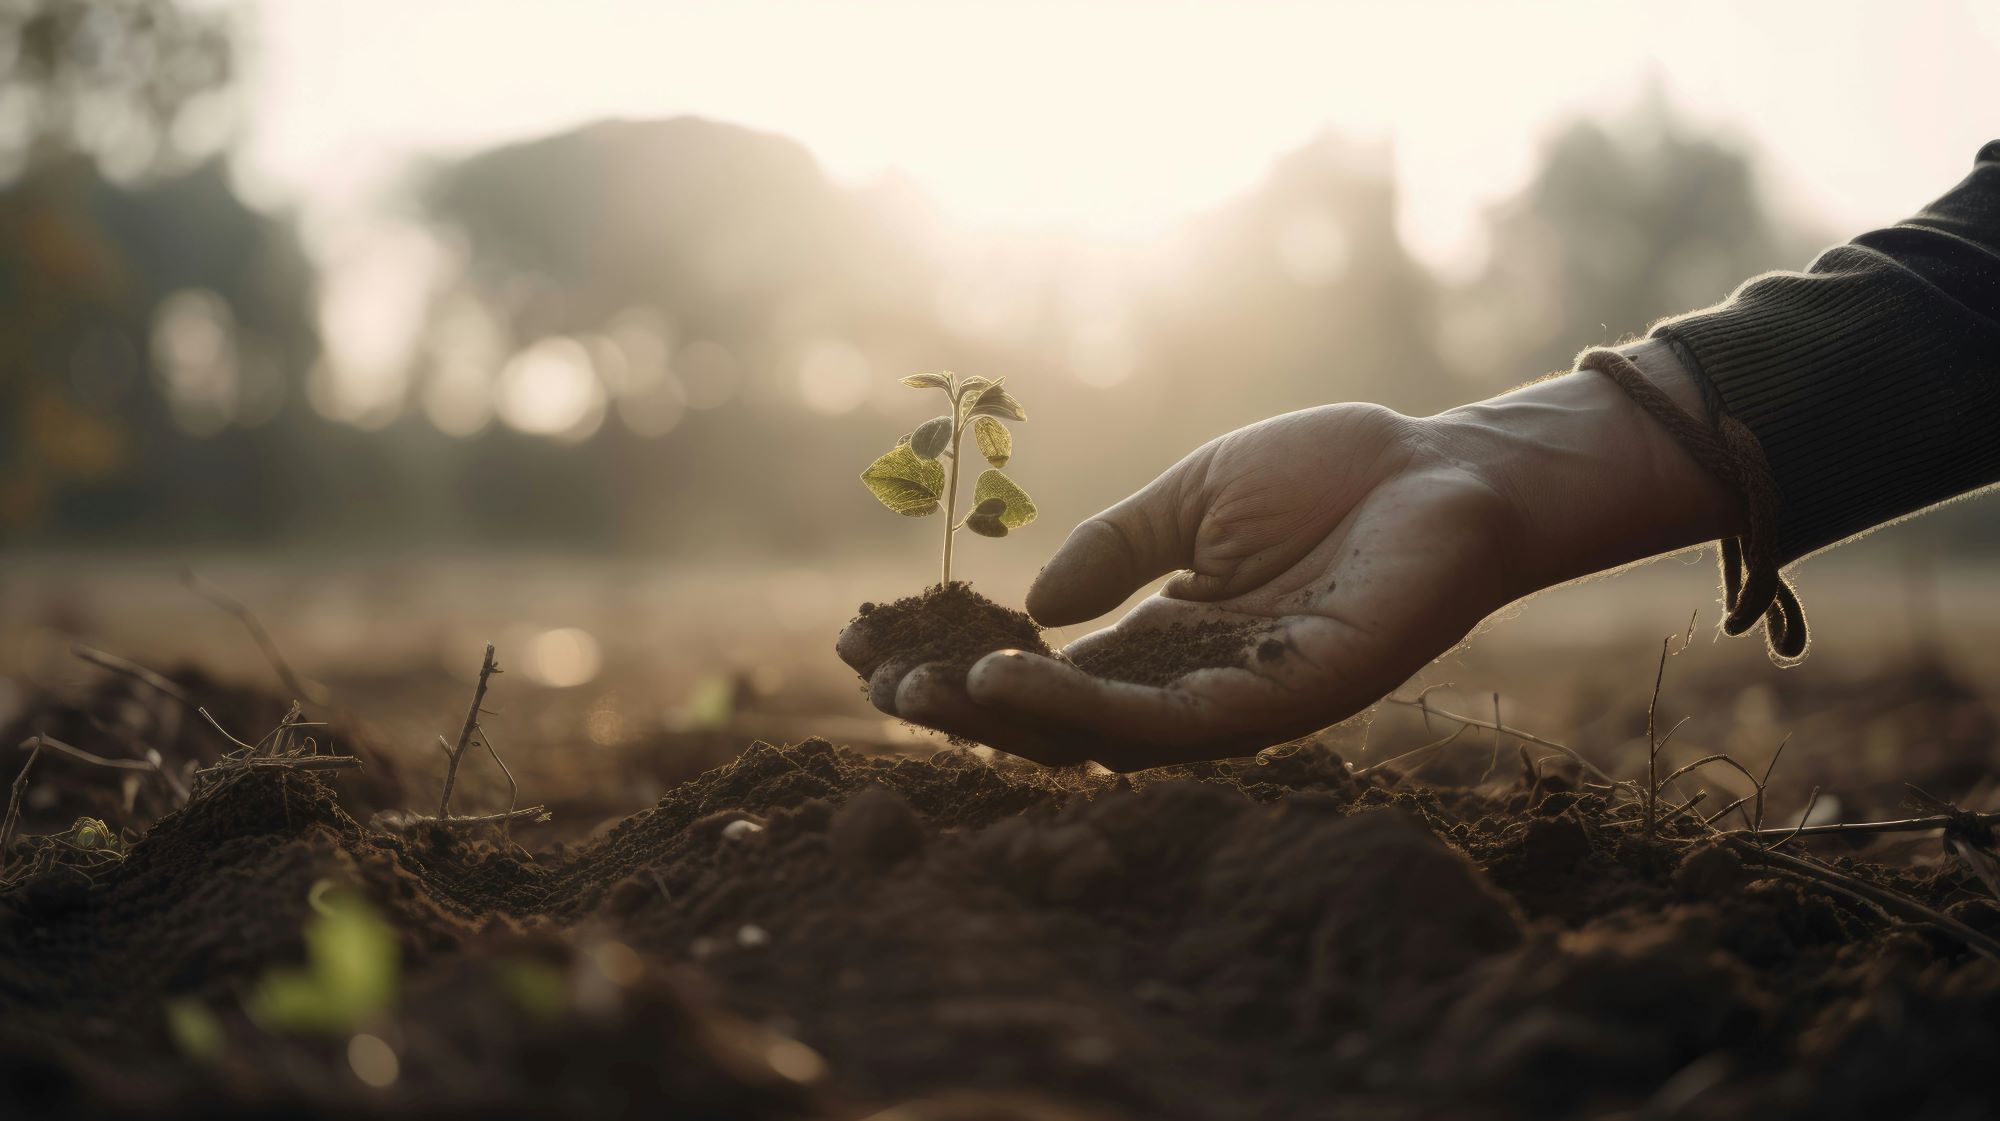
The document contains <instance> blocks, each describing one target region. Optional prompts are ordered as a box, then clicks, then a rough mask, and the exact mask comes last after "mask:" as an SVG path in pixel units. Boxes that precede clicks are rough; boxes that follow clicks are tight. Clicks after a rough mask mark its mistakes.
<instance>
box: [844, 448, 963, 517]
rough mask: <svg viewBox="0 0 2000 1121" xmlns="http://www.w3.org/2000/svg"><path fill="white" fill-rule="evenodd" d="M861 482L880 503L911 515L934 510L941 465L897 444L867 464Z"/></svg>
mask: <svg viewBox="0 0 2000 1121" xmlns="http://www.w3.org/2000/svg"><path fill="white" fill-rule="evenodd" d="M861 481H862V483H863V484H865V485H866V486H867V487H868V492H869V493H870V494H873V495H874V496H875V497H876V499H877V500H878V501H880V502H881V503H882V505H884V506H887V507H888V508H889V509H891V510H894V511H895V512H897V513H898V514H903V515H905V516H908V517H912V518H921V517H923V516H924V515H926V514H932V513H936V512H937V508H938V499H939V498H940V497H941V496H942V495H943V494H944V468H942V467H940V466H938V464H937V461H936V460H934V459H924V458H923V457H921V456H919V455H918V454H917V453H916V452H914V451H912V450H911V449H910V445H908V444H898V445H896V446H895V447H894V448H891V449H890V450H889V452H888V453H887V454H886V455H884V456H882V458H880V459H878V460H876V461H875V462H873V463H871V464H869V465H868V470H866V471H863V472H862V473H861Z"/></svg>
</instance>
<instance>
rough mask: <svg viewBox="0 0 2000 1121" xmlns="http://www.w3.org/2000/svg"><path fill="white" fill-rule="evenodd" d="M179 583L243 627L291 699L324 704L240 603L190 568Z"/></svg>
mask: <svg viewBox="0 0 2000 1121" xmlns="http://www.w3.org/2000/svg"><path fill="white" fill-rule="evenodd" d="M181 583H183V584H185V585H187V587H188V589H189V590H190V591H192V592H194V594H196V595H198V596H200V597H201V598H203V599H205V600H207V601H208V602H210V603H212V604H214V605H215V606H217V607H219V608H221V609H222V610H223V611H225V612H227V613H229V614H230V615H233V616H235V617H236V621H237V622H239V623H242V624H243V629H244V630H247V631H249V632H250V637H251V639H252V640H253V641H255V642H256V643H257V648H258V649H259V650H262V651H263V652H264V660H265V661H267V662H269V663H270V664H271V669H272V671H273V672H275V673H276V674H277V675H278V679H279V681H281V682H282V683H283V684H284V686H285V688H287V689H289V690H291V692H292V696H294V697H304V698H305V699H306V700H309V701H311V702H312V703H314V704H325V703H326V691H325V690H324V689H321V688H320V687H319V686H317V685H315V684H313V683H311V682H309V681H306V680H305V679H304V678H301V677H300V676H299V675H298V674H297V673H294V672H293V671H292V664H291V663H290V662H287V661H286V660H285V656H284V655H283V654H281V653H279V651H278V644H277V643H276V642H275V641H273V640H272V638H271V632H270V631H267V630H265V629H264V624H263V623H260V622H258V621H257V616H256V615H255V614H254V613H253V612H252V611H251V610H250V609H249V608H248V607H245V606H244V605H243V602H242V601H241V600H238V599H237V598H236V597H234V596H232V595H230V594H229V593H228V592H225V591H223V590H222V589H220V588H218V587H215V586H214V585H212V584H210V583H208V582H207V581H206V580H203V579H202V578H201V577H199V576H196V575H195V574H194V570H193V569H191V568H183V569H181Z"/></svg>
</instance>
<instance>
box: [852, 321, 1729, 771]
mask: <svg viewBox="0 0 2000 1121" xmlns="http://www.w3.org/2000/svg"><path fill="white" fill-rule="evenodd" d="M1631 352H1632V353H1633V354H1634V357H1635V359H1636V360H1638V361H1640V363H1641V365H1642V367H1645V368H1647V370H1648V372H1649V374H1652V375H1656V380H1659V381H1660V383H1661V384H1663V385H1665V386H1666V387H1667V388H1669V391H1670V392H1671V393H1673V394H1674V395H1675V396H1677V397H1678V398H1680V399H1681V400H1683V401H1690V400H1691V383H1687V384H1681V383H1678V382H1675V381H1674V380H1673V379H1675V378H1680V379H1685V375H1684V374H1682V373H1681V372H1680V371H1679V370H1678V368H1677V367H1674V366H1673V365H1672V360H1671V358H1670V356H1667V355H1666V354H1665V352H1664V348H1657V347H1654V346H1653V345H1652V344H1640V345H1639V346H1638V347H1635V348H1633V350H1632V351H1631ZM1740 517H1741V514H1740V510H1739V508H1738V504H1737V500H1736V499H1735V497H1734V496H1733V495H1732V494H1731V493H1730V492H1729V491H1728V490H1727V488H1726V487H1724V486H1723V485H1722V484H1721V483H1720V482H1719V481H1717V480H1715V479H1714V478H1712V477H1711V476H1709V475H1708V474H1707V473H1706V472H1704V471H1702V470H1701V469H1700V468H1699V467H1698V466H1696V465H1695V464H1694V463H1693V462H1692V461H1691V460H1689V459H1688V458H1687V455H1686V453H1685V452H1683V451H1681V450H1680V448H1679V447H1678V445H1676V444H1674V443H1673V442H1672V440H1671V438H1670V437H1668V436H1667V435H1666V434H1665V433H1664V432H1663V431H1661V430H1660V429H1659V428H1658V426H1657V425H1656V424H1654V422H1652V421H1651V420H1650V419H1649V418H1647V417H1646V416H1645V415H1644V414H1643V413H1642V412H1640V411H1639V410H1638V409H1637V408H1636V407H1635V406H1633V405H1632V404H1631V402H1630V401H1628V400H1627V399H1626V398H1625V396H1624V394H1623V393H1622V392H1621V391H1619V390H1618V389H1617V388H1616V386H1615V385H1613V384H1612V383H1611V382H1610V381H1609V380H1608V379H1606V378H1603V377H1601V376H1599V375H1596V374H1589V373H1582V374H1570V375H1566V376H1564V377H1561V378H1556V379H1550V380H1547V381H1543V382H1540V383H1536V384H1534V385H1531V386H1527V387H1525V388H1523V389H1520V390H1516V391H1514V392H1513V393H1510V394H1506V395H1503V396H1501V397H1498V398H1495V399H1493V400H1491V401H1488V402H1484V403H1481V404H1478V405H1472V406H1467V407H1465V408H1462V409H1455V410H1452V411H1451V412H1448V413H1444V414H1440V415H1439V416H1436V417H1429V418H1421V419H1418V418H1411V417H1405V416H1401V415H1399V414H1397V413H1394V412H1391V411H1389V410H1387V409H1384V408H1381V407H1379V406H1374V405H1329V406H1324V407H1321V408H1316V409H1308V410H1305V411H1302V412H1297V413H1289V414H1286V415H1284V416H1279V417H1274V418H1272V419H1270V420H1266V421H1261V422H1259V423H1257V424H1253V425H1250V426H1248V427H1246V428H1242V429H1238V430H1237V431H1235V432H1231V433H1229V434H1228V435H1226V436H1222V437H1220V438H1218V439H1216V440H1213V441H1210V442H1209V443H1208V444H1205V445H1203V446H1202V447H1201V448H1199V449H1197V450H1196V451H1195V452H1194V453H1193V454H1191V455H1189V456H1188V457H1187V458H1185V459H1183V460H1182V461H1181V462H1180V463H1178V464H1175V465H1174V466H1173V467H1172V468H1170V469H1169V470H1168V471H1167V472H1166V473H1165V474H1163V475H1161V476H1160V477H1159V478H1157V479H1155V480H1154V481H1153V482H1152V483H1150V484H1149V485H1147V486H1146V487H1145V488H1143V489H1142V490H1140V491H1139V492H1138V493H1137V494H1134V495H1133V496H1132V497H1130V498H1128V499H1126V500H1125V501H1123V502H1121V503H1119V504H1117V505H1116V506H1113V507H1112V508H1110V509H1109V510H1106V511H1104V512H1103V513H1101V514H1099V515H1097V516H1096V517H1093V518H1091V519H1089V520H1087V521H1085V522H1084V523H1083V524H1082V525H1079V526H1078V527H1077V528H1076V530H1075V531H1074V532H1073V533H1071V535H1070V537H1069V539H1068V540H1067V541H1065V542H1064V544H1063V545H1062V547H1061V548H1060V549H1059V550H1058V551H1057V552H1056V555H1055V556H1054V558H1052V559H1051V560H1050V561H1049V563H1048V565H1047V566H1046V567H1045V568H1044V569H1043V570H1042V573H1041V574H1040V575H1039V576H1038V577H1037V578H1036V580H1035V583H1034V586H1033V587H1032V588H1031V589H1030V590H1029V593H1028V604H1027V606H1028V610H1029V613H1030V614H1032V615H1033V616H1034V617H1035V619H1036V620H1037V621H1038V622H1040V623H1042V624H1043V625H1045V626H1058V625H1065V624H1070V623H1076V622H1081V621H1083V620H1086V619H1090V618H1092V617H1095V616H1097V615H1100V614H1102V613H1104V612H1105V611H1108V610H1110V609H1112V608H1114V607H1116V606H1117V605H1118V604H1119V603H1121V602H1122V601H1123V600H1124V599H1125V597H1126V596H1128V595H1130V594H1131V592H1133V591H1134V590H1136V589H1137V588H1139V587H1141V586H1143V585H1144V584H1146V583H1147V582H1149V581H1151V580H1153V579H1155V578H1157V577H1159V576H1162V575H1165V574H1167V573H1169V572H1174V571H1175V570H1181V571H1180V572H1179V574H1178V575H1176V576H1174V578H1173V579H1171V580H1169V581H1168V582H1167V583H1166V585H1165V586H1164V587H1163V588H1162V589H1161V590H1160V592H1159V593H1158V594H1156V595H1153V596H1150V597H1148V598H1147V599H1145V600H1144V601H1142V602H1141V603H1140V604H1139V605H1138V606H1137V607H1135V608H1134V609H1133V610H1132V611H1131V612H1130V613H1128V614H1127V615H1126V616H1125V617H1124V618H1123V619H1121V620H1119V621H1118V622H1117V623H1115V624H1113V625H1112V626H1111V627H1109V628H1106V629H1105V630H1101V631H1098V632H1096V633H1094V634H1091V635H1087V636H1085V637H1083V638H1081V639H1078V640H1077V641H1076V642H1075V643H1073V644H1071V645H1070V646H1069V647H1068V648H1067V649H1066V650H1065V653H1066V654H1068V655H1069V656H1070V657H1071V658H1073V659H1075V658H1086V659H1087V658H1088V656H1089V654H1090V653H1091V652H1092V650H1093V649H1095V648H1098V647H1100V646H1101V645H1102V644H1106V643H1113V642H1122V641H1126V640H1129V639H1130V638H1131V637H1132V636H1134V635H1136V634H1141V633H1144V632H1147V631H1150V630H1155V629H1159V628H1165V627H1173V626H1176V625H1182V626H1185V625H1195V624H1199V623H1202V622H1205V621H1211V620H1221V621H1230V622H1239V623H1241V622H1249V623H1255V624H1259V633H1258V634H1257V636H1256V641H1255V643H1254V644H1252V645H1246V648H1245V650H1244V651H1243V652H1242V654H1241V656H1240V657H1239V658H1238V659H1237V660H1236V662H1235V664H1232V665H1227V666H1217V667H1212V668H1205V669H1198V670H1195V671H1193V672H1191V673H1188V674H1186V675H1184V676H1182V677H1180V678H1179V679H1177V680H1175V681H1173V682H1170V683H1169V684H1167V685H1164V686H1158V687H1155V686H1148V685H1138V684H1132V683H1129V682H1118V681H1109V680H1105V679H1103V678H1099V677H1094V676H1091V675H1090V674H1088V673H1085V672H1084V671H1082V670H1080V669H1078V668H1076V667H1075V666H1073V665H1066V664H1064V663H1062V662H1058V661H1054V660H1051V659H1048V658H1044V657H1040V656H1037V655H1035V654H1031V653H1027V652H1023V651H1000V652H997V653H994V654H989V655H987V656H986V657H984V658H982V659H980V660H979V661H978V662H976V663H974V664H973V666H972V667H971V669H970V670H969V671H967V672H966V673H965V675H964V676H963V678H962V679H960V678H958V676H957V675H955V674H951V675H947V674H944V673H942V672H940V671H939V670H938V668H937V667H936V666H934V665H920V666H917V667H914V668H910V669H908V670H907V671H906V672H902V673H901V676H900V679H899V680H896V681H893V682H881V683H877V684H878V685H880V686H882V687H880V688H873V689H871V696H872V697H873V698H874V699H875V701H876V703H877V705H878V707H881V708H883V710H884V711H888V712H892V713H893V714H894V715H898V716H901V717H903V718H904V719H907V720H910V721H912V722H914V723H919V724H924V725H927V726H930V727H934V728H939V729H942V730H945V731H948V732H952V733H954V734H957V735H960V736H964V737H966V738H969V739H975V740H978V741H980V742H984V743H987V744H990V745H992V746H994V747H997V748H1000V749H1002V750H1006V751H1010V752H1013V753H1015V754H1018V755H1022V756H1025V757H1027V758H1030V759H1034V760H1037V761H1040V762H1044V763H1069V762H1076V761H1080V760H1083V759H1093V760H1096V761H1098V762H1100V763H1103V764H1105V765H1106V766H1109V767H1111V768H1113V769H1116V770H1134V769H1139V768H1143V767H1149V766H1157V765H1160V764H1163V763H1171V762H1182V761H1189V760H1194V759H1205V758H1216V757H1220V756H1225V755H1231V754H1241V753H1247V752H1250V751H1254V750H1256V749H1259V748H1262V747H1266V746H1269V745H1271V744H1275V743H1282V742H1284V741H1286V740H1289V739H1293V738H1297V737H1299V736H1302V735H1306V734H1309V733H1311V732H1313V731H1316V730H1317V729H1319V728H1322V727H1325V726H1327V725H1329V724H1332V723H1335V722H1337V721H1339V720H1341V719H1344V718H1346V717H1347V716H1350V715H1352V714H1353V713H1355V712H1358V711H1360V710H1361V709H1362V708H1364V707H1366V706H1367V705H1369V704H1372V703H1374V701H1376V700H1377V699H1379V698H1380V697H1381V696H1383V695H1384V694H1386V693H1387V692H1389V691H1390V690H1391V689H1394V688H1395V687H1396V686H1397V685H1398V684H1400V683H1402V682H1403V681H1405V680H1407V679H1408V678H1409V677H1410V676H1411V675H1412V674H1414V673H1415V672H1416V671H1417V670H1418V669H1421V668H1422V667H1423V666H1424V665H1425V664H1426V663H1428V662H1429V661H1431V660H1432V659H1433V658H1435V657H1437V656H1438V655H1439V654H1440V653H1442V652H1444V651H1445V650H1447V649H1449V648H1450V647H1452V646H1453V645H1454V644H1456V643H1457V642H1459V641H1460V640H1461V639H1463V638H1464V637H1465V635H1466V634H1468V633H1469V632H1470V631H1471V630H1472V629H1473V627H1474V626H1476V625H1477V624H1478V623H1479V621H1480V620H1481V619H1483V618H1485V617H1486V616H1487V615H1489V614H1491V613H1492V612H1493V611H1495V610H1497V609H1499V608H1501V607H1503V606H1505V605H1506V604H1508V603H1509V602H1512V601H1513V600H1515V599H1518V598H1520V597H1522V596H1524V595H1528V594H1530V593H1532V592H1534V591H1537V590H1539V589H1541V588H1545V587H1549V586H1551V585H1553V584H1557V583H1561V582H1563V581H1565V580H1568V579H1572V578H1574V577H1576V576H1580V575H1584V574H1587V573H1590V572H1596V571H1601V570H1603V569H1606V568H1611V567H1616V566H1617V565H1620V564H1625V563H1628V562H1630V561H1633V560H1637V559H1639V558H1641V557H1646V556H1652V555H1655V554H1658V553H1661V552H1666V551H1670V550H1673V549H1677V548H1681V547H1684V546H1686V545H1690V544H1694V543H1696V542H1699V541H1704V540H1708V539H1710V538H1713V537H1716V536H1720V535H1724V534H1727V533H1729V532H1730V531H1731V528H1732V526H1733V525H1734V524H1735V523H1736V521H1737V520H1739V519H1740ZM866 622H867V621H866V619H863V620H861V621H859V622H857V623H856V624H855V625H854V626H852V627H850V628H849V629H848V631H846V632H843V634H842V635H841V639H840V644H839V650H840V653H841V656H842V657H843V658H844V659H846V660H847V661H848V663H849V664H850V665H852V666H854V668H855V669H856V670H857V671H858V672H860V673H862V674H863V675H864V676H868V675H870V674H875V673H876V672H877V671H878V670H881V669H882V659H881V658H880V657H878V656H876V654H875V652H874V650H873V648H872V647H871V644H870V641H869V635H868V632H867V627H866ZM1273 643H1275V645H1273Z"/></svg>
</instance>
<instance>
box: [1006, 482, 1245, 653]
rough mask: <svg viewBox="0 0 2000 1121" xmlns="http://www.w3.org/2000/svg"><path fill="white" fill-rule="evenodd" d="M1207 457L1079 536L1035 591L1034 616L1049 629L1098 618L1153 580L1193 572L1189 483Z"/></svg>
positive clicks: (1066, 544) (1031, 591)
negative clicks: (1187, 568) (1180, 570)
mask: <svg viewBox="0 0 2000 1121" xmlns="http://www.w3.org/2000/svg"><path fill="white" fill-rule="evenodd" d="M1207 454H1208V451H1207V449H1206V448H1203V449H1200V450H1198V451H1196V452H1195V453H1194V454H1193V455H1190V456H1189V457H1188V458H1186V459H1183V460H1181V461H1180V462H1179V463H1177V464H1175V465H1174V466H1173V467H1171V468H1169V469H1168V470H1167V472H1166V473H1165V474H1163V475H1161V476H1160V477H1159V478H1157V479H1154V480H1153V481H1152V482H1150V483H1148V484H1146V486H1145V487H1144V488H1142V489H1141V490H1140V491H1139V492H1138V493H1137V494H1134V495H1132V496H1131V497H1130V498H1127V499H1126V500H1125V501H1123V502H1120V503H1118V504H1117V505H1116V506H1113V507H1111V508H1110V509H1108V510H1106V511H1104V512H1103V513H1101V514H1098V515H1096V516H1094V517H1092V518H1089V519H1088V520H1086V521H1084V522H1083V523H1082V524H1081V525H1079V526H1077V527H1076V528H1075V529H1074V530H1072V531H1071V532H1070V535H1069V537H1068V538H1067V539H1066V540H1064V541H1063V543H1062V546H1061V547H1060V548H1058V549H1057V550H1056V553H1055V556H1053V557H1050V558H1049V563H1048V564H1046V565H1044V566H1043V567H1042V570H1041V572H1039V573H1037V574H1036V576H1035V582H1034V584H1032V585H1031V586H1030V587H1029V588H1028V614H1030V615H1032V616H1034V618H1035V621H1036V622H1038V623H1040V624H1042V625H1043V626H1045V627H1060V626H1067V625H1068V624H1071V623H1081V622H1083V621H1084V620H1086V619H1095V618H1096V617H1098V616H1099V615H1102V614H1104V613H1105V612H1107V611H1109V610H1111V609H1112V608H1114V607H1117V606H1118V605H1119V604H1121V603H1123V602H1125V597H1126V596H1129V595H1131V594H1132V593H1133V592H1134V591H1136V590H1138V588H1140V587H1141V586H1142V585H1144V584H1145V583H1146V582H1147V581H1150V580H1153V579H1156V578H1158V577H1161V576H1164V575H1166V574H1167V573H1169V572H1172V571H1173V570H1174V569H1176V568H1182V567H1185V566H1186V565H1187V564H1188V563H1189V561H1190V559H1191V557H1192V556H1193V550H1194V526H1192V525H1189V524H1187V523H1188V521H1189V519H1188V518H1187V517H1185V514H1186V513H1187V511H1186V510H1185V509H1184V507H1185V506H1186V501H1185V500H1186V497H1187V487H1186V481H1187V480H1188V479H1190V478H1193V477H1196V476H1197V475H1199V473H1200V464H1201V463H1202V462H1204V461H1205V460H1204V457H1205V456H1206V455H1207ZM1194 521H1195V522H1196V523H1198V522H1199V517H1198V516H1197V517H1196V518H1195V519H1194Z"/></svg>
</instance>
